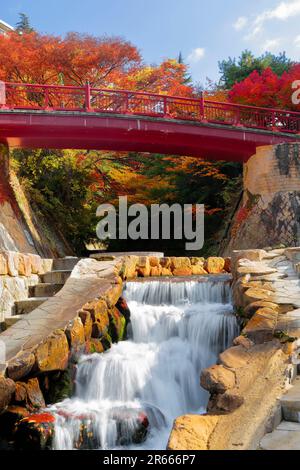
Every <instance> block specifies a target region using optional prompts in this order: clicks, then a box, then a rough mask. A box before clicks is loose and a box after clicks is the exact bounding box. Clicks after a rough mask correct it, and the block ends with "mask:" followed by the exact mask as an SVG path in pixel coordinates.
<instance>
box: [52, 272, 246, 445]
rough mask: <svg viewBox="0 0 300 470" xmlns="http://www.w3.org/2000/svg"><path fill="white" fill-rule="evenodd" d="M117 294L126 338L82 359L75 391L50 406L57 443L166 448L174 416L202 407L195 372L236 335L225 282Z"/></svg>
mask: <svg viewBox="0 0 300 470" xmlns="http://www.w3.org/2000/svg"><path fill="white" fill-rule="evenodd" d="M124 295H125V297H126V299H127V302H128V305H129V308H130V311H131V323H130V325H129V327H128V329H129V337H130V338H131V339H130V340H128V341H124V342H120V343H118V344H115V345H113V346H112V348H111V349H110V350H109V351H107V352H106V353H104V354H94V355H92V356H84V357H82V359H81V361H80V364H79V367H78V372H77V380H76V395H75V396H74V397H73V398H71V399H69V400H65V401H64V402H61V403H59V404H57V405H55V406H53V407H52V412H53V413H55V416H56V427H55V444H54V446H55V448H56V449H72V448H74V447H76V448H78V447H81V448H82V446H83V447H84V448H102V449H117V448H118V447H119V446H120V445H122V446H124V445H125V446H127V448H131V449H133V448H136V449H155V450H163V449H165V448H166V444H167V440H168V436H169V433H170V430H171V427H172V423H173V420H174V419H175V418H176V417H177V416H181V415H183V414H186V413H201V412H203V411H204V409H205V407H206V404H207V399H208V395H207V393H206V392H205V391H204V390H203V389H201V387H200V385H199V376H200V372H201V370H202V369H203V368H206V367H209V366H210V365H212V364H214V363H215V362H216V360H217V356H218V354H219V353H220V352H221V351H223V350H224V349H226V348H227V347H228V345H229V344H230V343H231V342H232V340H233V339H234V337H235V336H237V334H238V326H237V323H236V319H235V317H234V316H233V315H232V305H231V302H230V300H231V299H230V287H229V285H228V284H227V283H225V282H210V281H209V282H197V281H193V282H171V281H170V282H156V281H150V282H143V283H141V282H130V283H128V284H127V286H126V289H125V292H124ZM148 425H149V431H148V435H147V438H146V440H145V442H143V444H137V442H141V441H143V440H144V438H145V435H146V433H147V430H146V429H147V427H148ZM134 443H135V444H134ZM122 448H123V449H124V447H122Z"/></svg>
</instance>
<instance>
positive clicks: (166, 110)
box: [164, 96, 168, 116]
mask: <svg viewBox="0 0 300 470" xmlns="http://www.w3.org/2000/svg"><path fill="white" fill-rule="evenodd" d="M167 115H168V99H167V97H166V96H164V116H167Z"/></svg>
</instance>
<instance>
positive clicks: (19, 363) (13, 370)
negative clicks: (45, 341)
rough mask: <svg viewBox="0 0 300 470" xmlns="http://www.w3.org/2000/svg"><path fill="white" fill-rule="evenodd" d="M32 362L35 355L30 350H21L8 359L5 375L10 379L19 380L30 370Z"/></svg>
mask: <svg viewBox="0 0 300 470" xmlns="http://www.w3.org/2000/svg"><path fill="white" fill-rule="evenodd" d="M34 363H35V356H34V354H33V353H32V352H29V351H21V352H20V353H19V354H18V355H17V356H15V357H14V358H13V359H11V360H10V361H9V363H8V365H7V369H6V372H7V375H8V377H9V378H10V379H12V380H15V381H17V380H20V379H22V378H24V377H26V376H27V375H28V374H29V373H30V372H31V370H32V368H33V366H34Z"/></svg>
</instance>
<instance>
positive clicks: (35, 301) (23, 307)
mask: <svg viewBox="0 0 300 470" xmlns="http://www.w3.org/2000/svg"><path fill="white" fill-rule="evenodd" d="M47 300H48V297H29V298H28V299H26V300H18V301H17V302H16V303H15V306H16V315H27V314H28V313H31V312H32V311H33V310H35V309H36V308H37V307H39V306H40V305H42V304H43V303H44V302H46V301H47Z"/></svg>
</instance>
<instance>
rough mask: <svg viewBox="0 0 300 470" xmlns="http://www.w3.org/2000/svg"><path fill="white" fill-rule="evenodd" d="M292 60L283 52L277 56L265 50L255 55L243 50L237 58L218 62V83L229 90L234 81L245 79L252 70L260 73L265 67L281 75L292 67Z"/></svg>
mask: <svg viewBox="0 0 300 470" xmlns="http://www.w3.org/2000/svg"><path fill="white" fill-rule="evenodd" d="M292 65H293V63H292V61H291V60H290V59H289V58H288V57H287V56H286V54H285V52H283V53H280V54H279V55H278V56H276V55H274V54H271V53H270V52H266V53H265V54H263V55H261V56H259V57H255V56H254V55H253V54H252V52H250V51H248V50H245V51H243V52H242V54H241V56H240V57H239V58H238V60H237V59H236V58H231V57H229V58H228V59H227V60H223V61H221V62H219V71H220V74H221V79H220V85H221V86H222V87H223V88H225V89H227V90H229V89H231V88H232V87H233V86H234V85H235V84H236V83H239V82H241V81H243V80H245V79H246V78H247V77H248V76H249V75H251V73H252V72H254V71H256V72H258V73H259V74H261V73H262V72H263V71H264V70H266V69H268V68H269V69H271V70H272V71H273V72H274V73H275V74H276V75H278V76H281V75H282V74H283V73H284V72H287V71H289V70H290V68H291V67H292Z"/></svg>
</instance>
